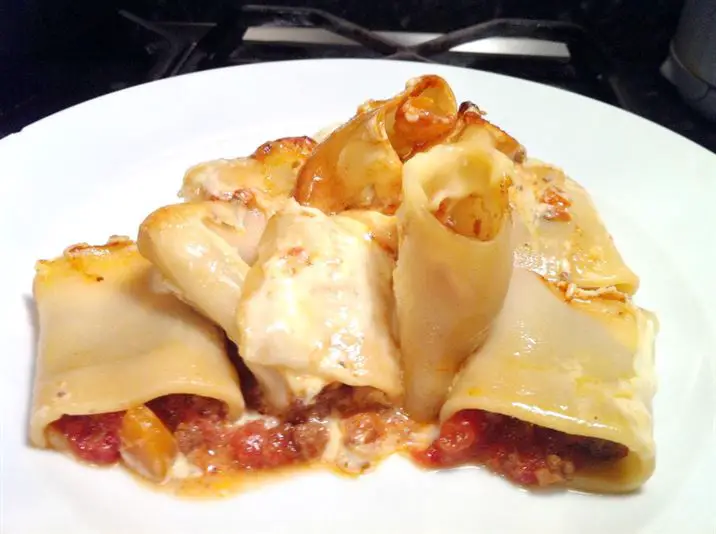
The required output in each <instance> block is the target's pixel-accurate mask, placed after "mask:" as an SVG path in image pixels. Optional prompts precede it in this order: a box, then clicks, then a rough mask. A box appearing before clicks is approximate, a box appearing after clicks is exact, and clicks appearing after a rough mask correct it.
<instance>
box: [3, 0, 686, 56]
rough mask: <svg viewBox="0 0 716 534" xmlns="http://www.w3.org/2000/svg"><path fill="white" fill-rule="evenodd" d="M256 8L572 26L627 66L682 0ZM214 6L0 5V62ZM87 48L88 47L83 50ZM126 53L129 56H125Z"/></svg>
mask: <svg viewBox="0 0 716 534" xmlns="http://www.w3.org/2000/svg"><path fill="white" fill-rule="evenodd" d="M250 3H253V4H274V5H281V4H284V5H299V4H300V5H310V6H312V7H318V8H323V9H326V10H328V11H330V12H331V13H333V14H336V15H341V16H344V17H346V18H348V19H350V20H352V21H354V22H356V23H358V24H361V25H364V26H366V27H369V28H371V29H385V30H398V29H403V30H410V31H431V32H446V31H449V30H452V29H456V28H459V27H461V26H465V25H467V24H471V23H477V22H481V21H485V20H489V19H491V18H497V17H522V18H543V19H555V20H563V21H573V22H576V23H579V24H581V25H583V26H585V27H586V28H588V29H591V30H593V31H594V32H595V33H596V34H597V35H599V36H600V38H601V39H602V40H603V42H604V44H605V46H606V47H607V48H608V49H609V50H610V51H611V52H612V53H614V54H615V55H617V56H618V57H620V58H623V59H625V60H635V61H640V62H642V61H646V60H650V61H656V62H660V61H663V59H664V57H665V55H666V50H667V47H668V42H669V39H670V38H671V36H672V35H673V33H674V30H675V28H676V23H677V20H678V15H679V13H680V11H681V6H682V4H683V2H682V1H681V0H651V1H650V0H571V1H567V0H561V1H555V0H544V1H543V0H537V1H535V0H442V1H440V0H397V1H393V2H390V1H381V0H378V1H374V2H370V1H367V0H353V1H351V0H313V1H308V2H305V1H304V2H300V1H290V0H289V1H287V0H273V1H270V2H261V1H255V2H250ZM220 7H221V2H219V1H216V0H214V1H210V0H207V1H202V0H194V1H188V0H44V1H43V0H0V57H2V58H3V59H10V60H17V59H19V58H28V57H32V58H36V59H49V58H57V57H59V56H62V57H66V54H72V55H74V56H76V57H77V58H78V59H81V58H86V57H92V56H93V55H96V54H100V53H104V52H106V49H107V47H108V46H112V45H113V44H114V41H116V39H117V38H118V37H121V36H123V34H124V33H125V32H126V30H127V28H124V27H123V26H127V24H126V23H125V22H124V21H122V20H121V19H119V18H118V17H117V14H116V13H117V11H118V9H120V8H123V9H127V10H130V11H133V12H135V13H136V14H138V15H140V16H142V17H145V18H148V19H151V20H193V21H197V20H199V21H201V20H204V21H212V20H214V18H215V16H216V14H217V12H218V11H219V9H220ZM90 42H91V43H92V46H88V43H90ZM127 52H131V51H127Z"/></svg>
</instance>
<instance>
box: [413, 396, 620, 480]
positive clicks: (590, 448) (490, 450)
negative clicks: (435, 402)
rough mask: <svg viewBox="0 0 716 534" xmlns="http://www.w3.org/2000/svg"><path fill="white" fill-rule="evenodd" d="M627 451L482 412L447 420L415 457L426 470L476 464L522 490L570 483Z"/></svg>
mask: <svg viewBox="0 0 716 534" xmlns="http://www.w3.org/2000/svg"><path fill="white" fill-rule="evenodd" d="M628 452H629V451H628V449H627V448H626V447H624V446H623V445H619V444H617V443H613V442H611V441H606V440H600V439H596V438H587V437H583V436H573V435H569V434H564V433H562V432H557V431H555V430H550V429H548V428H544V427H540V426H537V425H533V424H530V423H526V422H524V421H520V420H518V419H515V418H512V417H507V416H503V415H498V414H492V413H488V412H484V411H481V410H465V411H462V412H459V413H457V414H455V415H454V416H452V417H451V418H450V419H448V420H447V421H446V422H445V423H444V424H443V426H442V428H441V430H440V436H439V437H438V438H437V439H436V440H435V441H434V442H433V444H432V445H430V447H428V448H427V449H426V450H424V451H419V452H416V453H414V458H415V459H416V461H418V463H420V464H422V465H425V466H428V467H451V466H456V465H461V464H465V463H478V464H483V465H486V466H487V467H489V468H490V469H491V470H493V471H495V472H497V473H499V474H502V475H504V476H505V477H507V478H508V479H510V480H512V481H514V482H517V483H518V484H523V485H526V486H548V485H552V484H558V483H563V482H565V481H567V480H569V479H571V478H572V477H573V475H574V473H575V472H576V471H578V470H579V469H581V468H584V467H586V466H589V465H594V464H595V463H600V462H607V461H615V460H619V459H621V458H624V457H625V456H626V455H627V454H628Z"/></svg>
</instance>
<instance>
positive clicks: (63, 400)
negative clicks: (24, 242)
mask: <svg viewBox="0 0 716 534" xmlns="http://www.w3.org/2000/svg"><path fill="white" fill-rule="evenodd" d="M33 291H34V297H35V302H36V305H37V312H38V318H39V327H40V332H39V344H38V356H37V366H36V374H35V385H34V397H33V403H32V416H31V422H30V439H31V441H32V443H33V444H34V445H36V446H39V447H46V446H48V445H51V446H54V447H55V448H69V449H70V450H73V452H75V453H76V455H78V456H79V457H81V458H82V459H85V460H88V461H90V462H93V463H111V461H112V460H117V455H119V454H122V456H123V457H124V459H125V462H127V463H132V462H133V463H134V464H135V465H136V464H141V465H142V467H141V468H140V469H138V470H139V471H140V472H142V474H145V475H147V474H149V475H150V478H154V479H159V480H161V479H162V478H163V477H164V476H166V474H167V470H168V468H169V462H170V461H171V460H172V459H173V456H174V454H175V452H176V451H175V448H174V446H173V445H172V443H173V438H171V435H169V434H168V431H166V430H162V429H163V425H162V424H161V422H159V421H158V419H157V418H156V417H155V416H154V415H153V414H152V412H151V411H150V410H148V409H146V407H145V406H144V405H145V404H146V403H148V402H150V401H152V400H154V399H157V398H160V397H164V396H168V395H175V394H181V395H196V396H200V397H202V398H209V399H215V400H218V401H220V402H221V403H223V404H224V405H225V407H226V410H227V412H228V413H229V414H230V415H231V416H233V417H237V416H239V415H240V414H241V413H242V411H243V409H244V401H243V397H242V394H241V390H240V388H239V382H238V376H237V374H236V371H235V369H234V367H233V366H232V364H231V362H230V361H229V358H228V356H227V354H226V350H225V349H226V347H225V340H224V337H223V335H222V333H221V331H220V330H219V329H218V328H217V327H216V326H214V325H213V324H212V323H211V322H209V321H208V320H207V319H205V318H203V317H202V316H201V315H199V314H198V313H197V312H195V311H194V310H192V309H191V308H190V307H189V306H188V305H187V304H184V303H183V302H181V301H180V300H178V299H177V298H176V297H175V296H174V295H172V294H171V293H170V292H169V291H167V289H166V288H165V287H164V286H163V284H162V281H161V279H160V278H159V277H158V273H157V272H156V270H155V268H154V267H153V266H152V265H151V264H150V263H149V262H148V261H147V260H146V259H144V258H143V257H142V256H141V255H140V254H139V252H138V251H137V249H136V246H135V245H134V243H132V242H131V241H128V240H126V239H115V240H112V241H110V242H109V243H108V244H106V245H103V246H96V247H94V246H89V245H76V246H74V247H70V248H69V249H67V250H66V251H65V253H64V255H63V256H62V257H60V258H57V259H55V260H50V261H41V262H39V263H38V264H37V273H36V276H35V282H34V289H33ZM78 416H79V417H80V419H76V418H77V417H78ZM82 416H86V418H85V419H82V418H81V417H82ZM73 427H74V428H79V433H80V434H82V435H78V433H77V432H75V433H72V428H73ZM147 428H150V431H149V432H150V434H152V436H153V438H152V437H148V435H146V434H143V430H146V429H147ZM120 429H123V430H124V434H122V431H121V430H120ZM155 430H156V432H155ZM92 432H94V434H93V435H90V434H91V433H92ZM68 434H72V435H68ZM132 437H133V438H136V439H130V438H132ZM125 438H126V439H125ZM120 439H125V443H124V444H123V446H119V441H118V440H120ZM73 440H74V441H73ZM130 441H131V443H130ZM138 443H139V446H138V445H137V444H138ZM73 445H74V449H73ZM144 445H146V447H144V448H142V447H143V446H144ZM137 447H138V448H137ZM147 447H148V448H147ZM149 449H151V450H149ZM152 451H154V453H156V455H153V453H152ZM162 452H163V453H166V454H160V453H162ZM147 455H148V456H147ZM159 457H161V459H160V460H157V461H156V462H155V460H156V459H157V458H159Z"/></svg>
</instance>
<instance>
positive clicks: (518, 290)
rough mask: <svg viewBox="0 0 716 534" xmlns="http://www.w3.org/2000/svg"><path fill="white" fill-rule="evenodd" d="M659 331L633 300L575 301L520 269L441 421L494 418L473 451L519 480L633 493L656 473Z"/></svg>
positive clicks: (482, 430)
mask: <svg viewBox="0 0 716 534" xmlns="http://www.w3.org/2000/svg"><path fill="white" fill-rule="evenodd" d="M656 330H657V324H656V321H655V319H654V317H653V316H652V315H651V314H650V313H648V312H646V311H643V310H640V309H638V308H636V307H634V306H633V305H632V304H630V303H629V302H625V301H619V300H603V299H595V300H574V301H572V302H568V301H566V300H565V295H563V294H562V293H560V292H557V291H555V290H554V289H553V288H552V287H550V285H549V284H548V283H547V282H545V281H544V280H543V279H541V278H540V277H539V276H538V275H536V274H534V273H531V272H529V271H526V270H523V269H515V272H514V275H513V278H512V281H511V285H510V290H509V292H508V295H507V298H506V300H505V305H504V307H503V309H502V311H501V313H500V315H499V317H498V319H497V320H496V321H495V323H494V325H493V327H492V331H491V333H490V337H489V339H488V340H487V342H486V343H485V344H484V345H483V346H482V348H481V349H480V350H479V351H478V352H476V353H475V354H474V355H472V356H471V357H470V359H469V360H468V361H467V363H466V364H465V367H464V369H463V370H462V371H461V373H460V375H459V377H458V379H457V381H456V383H455V385H454V386H453V388H452V391H451V393H450V396H449V398H448V400H447V401H446V403H445V405H444V406H443V408H442V411H441V418H442V419H443V420H449V419H450V418H451V417H454V416H455V415H456V414H458V413H460V412H465V411H467V413H468V414H469V413H470V411H475V410H478V411H480V412H482V413H485V412H486V413H487V414H492V415H489V416H488V417H487V418H486V419H481V424H480V425H479V426H478V427H476V434H475V435H473V438H474V444H473V445H470V446H469V447H472V448H471V449H470V448H469V447H468V448H466V449H465V453H466V454H467V455H468V456H470V455H471V454H473V455H474V456H475V458H476V459H478V460H479V461H481V462H484V463H487V464H488V465H490V466H491V467H493V469H495V470H497V471H500V472H502V473H503V474H506V475H507V476H509V477H510V478H513V479H515V480H518V481H522V482H525V483H528V484H539V485H545V484H550V483H553V482H566V483H567V484H569V485H571V486H572V487H575V488H578V489H582V490H588V491H599V492H622V491H629V490H633V489H635V488H637V487H639V486H640V485H641V484H643V483H644V482H645V481H646V480H647V479H648V478H649V476H651V473H652V472H653V470H654V441H653V437H652V417H651V400H652V397H653V395H654V391H655V379H654V362H653V345H654V336H655V333H656ZM480 412H477V413H480ZM473 413H475V412H473ZM495 414H498V415H497V417H495ZM468 420H469V415H468ZM493 427H494V430H493ZM498 427H499V428H501V429H502V430H501V431H498ZM506 427H509V428H510V429H511V430H510V431H505V428H506ZM493 431H494V435H491V432H493ZM513 436H517V438H514V441H512V439H513ZM470 451H472V452H470ZM529 477H533V478H531V479H530V478H529Z"/></svg>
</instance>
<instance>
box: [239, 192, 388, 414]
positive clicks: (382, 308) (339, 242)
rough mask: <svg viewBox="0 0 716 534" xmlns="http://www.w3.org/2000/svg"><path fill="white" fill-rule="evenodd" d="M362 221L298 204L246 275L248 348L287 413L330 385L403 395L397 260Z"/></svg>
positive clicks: (272, 229) (277, 221) (271, 229)
mask: <svg viewBox="0 0 716 534" xmlns="http://www.w3.org/2000/svg"><path fill="white" fill-rule="evenodd" d="M370 230H371V228H370V227H369V226H367V225H366V224H364V223H363V222H361V221H359V220H358V219H357V218H354V217H348V216H340V215H337V216H328V215H326V214H324V213H323V212H321V211H319V210H316V209H312V208H305V207H300V206H298V205H295V206H294V207H293V208H290V209H286V210H285V211H284V212H282V213H279V214H277V215H275V216H274V218H273V219H272V220H271V221H270V222H269V226H268V228H267V230H266V233H265V234H264V237H263V239H262V242H261V245H260V247H259V258H258V260H257V262H256V263H255V264H254V265H253V267H252V268H251V270H250V271H249V274H248V276H247V277H246V282H245V285H244V291H243V295H242V298H241V304H240V306H239V313H238V323H239V328H240V333H241V337H240V339H239V352H240V354H241V356H242V357H243V359H244V361H245V362H246V364H247V365H248V367H249V368H250V369H251V370H252V371H253V373H254V374H255V375H256V378H257V379H258V381H259V383H260V384H261V385H262V389H263V392H264V395H265V397H266V398H267V400H268V402H269V403H270V404H272V405H273V406H274V408H276V409H278V410H282V409H286V408H288V407H289V405H290V404H291V402H293V401H294V400H297V401H300V402H303V403H308V402H311V401H312V400H313V398H315V396H316V395H317V394H318V393H320V392H321V391H322V390H323V389H324V388H325V387H326V386H327V385H329V384H335V383H338V384H347V385H349V386H369V387H373V388H375V389H377V390H380V391H382V392H384V393H385V394H386V395H387V397H388V398H390V399H393V400H397V399H398V398H399V397H400V394H401V392H402V391H401V383H400V369H399V363H398V361H399V357H398V348H397V346H396V343H395V340H394V338H393V331H392V317H393V315H392V314H393V295H392V292H391V273H392V270H393V266H394V261H393V259H392V257H391V255H390V254H389V253H388V252H387V251H386V250H384V249H383V247H381V245H380V244H379V243H378V242H376V241H374V240H373V239H372V237H371V235H370Z"/></svg>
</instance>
